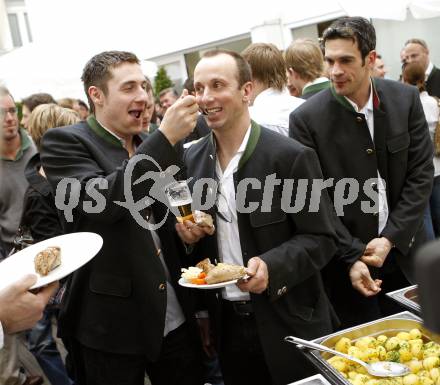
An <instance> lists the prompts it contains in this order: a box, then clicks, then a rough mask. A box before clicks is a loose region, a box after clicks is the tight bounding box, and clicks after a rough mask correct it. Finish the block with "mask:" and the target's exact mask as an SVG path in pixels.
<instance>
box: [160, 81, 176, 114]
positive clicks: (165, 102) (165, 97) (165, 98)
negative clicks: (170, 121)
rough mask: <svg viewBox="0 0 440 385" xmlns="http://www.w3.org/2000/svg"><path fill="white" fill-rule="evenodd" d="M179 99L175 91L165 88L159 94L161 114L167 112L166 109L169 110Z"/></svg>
mask: <svg viewBox="0 0 440 385" xmlns="http://www.w3.org/2000/svg"><path fill="white" fill-rule="evenodd" d="M178 97H179V94H178V93H177V91H176V90H175V89H174V88H172V87H170V88H166V89H164V90H162V91H160V93H159V101H160V106H161V107H162V109H163V113H164V114H165V112H167V109H168V108H170V107H171V106H172V105H173V104H174V103H176V100H177V98H178Z"/></svg>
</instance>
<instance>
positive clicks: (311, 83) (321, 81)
mask: <svg viewBox="0 0 440 385" xmlns="http://www.w3.org/2000/svg"><path fill="white" fill-rule="evenodd" d="M328 81H329V80H328V78H326V77H325V76H321V77H319V78H316V79H315V80H312V81H311V82H308V83H306V84H304V87H303V91H304V90H305V89H306V87H308V86H311V85H314V84H319V83H324V82H328Z"/></svg>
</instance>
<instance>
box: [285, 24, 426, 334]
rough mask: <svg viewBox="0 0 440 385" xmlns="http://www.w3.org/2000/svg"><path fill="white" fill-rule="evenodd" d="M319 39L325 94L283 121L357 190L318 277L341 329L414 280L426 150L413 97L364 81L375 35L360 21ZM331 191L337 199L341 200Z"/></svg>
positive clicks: (381, 310) (399, 88)
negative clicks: (322, 279) (333, 249)
mask: <svg viewBox="0 0 440 385" xmlns="http://www.w3.org/2000/svg"><path fill="white" fill-rule="evenodd" d="M323 42H324V46H325V60H326V61H327V64H328V66H329V72H330V75H331V81H332V87H331V89H328V90H325V91H323V92H321V93H320V94H319V95H316V97H314V98H313V99H311V100H309V101H308V102H307V103H305V104H304V105H302V106H301V107H300V108H298V109H297V110H295V111H294V112H293V113H292V114H291V115H290V135H291V136H292V137H294V138H296V139H298V140H299V141H300V142H302V143H303V144H305V145H306V146H309V147H311V148H314V149H315V150H316V151H317V153H318V156H319V159H320V162H321V167H322V171H323V174H324V177H325V178H334V179H333V180H334V183H337V182H338V181H341V180H342V181H343V180H344V178H352V179H354V180H356V181H357V184H358V186H360V189H359V191H355V192H354V193H355V195H356V197H357V198H356V199H355V200H354V201H353V202H352V203H351V204H349V205H347V206H346V207H345V210H344V213H343V214H344V215H342V216H340V220H339V222H338V226H337V231H338V234H339V236H340V247H339V251H338V254H337V256H336V258H335V259H334V261H333V263H332V264H331V265H329V269H328V270H327V271H326V272H325V274H324V275H325V278H326V280H327V284H328V290H329V294H330V300H331V301H332V304H333V305H334V306H335V307H336V310H337V312H338V315H339V316H340V318H341V321H342V323H343V326H345V327H347V326H351V325H353V324H358V323H361V322H366V321H370V320H373V319H376V318H378V317H381V316H384V315H387V314H389V313H390V312H395V311H397V310H398V309H399V308H394V307H393V306H392V304H391V303H388V302H387V299H386V297H385V296H384V294H383V293H385V292H387V291H391V290H395V289H398V288H401V287H403V286H404V285H409V283H408V281H407V279H406V278H405V276H404V275H403V273H402V271H403V272H404V273H405V275H406V277H407V278H408V279H412V277H413V273H414V271H413V266H412V254H413V251H414V249H415V248H416V245H417V244H420V243H423V241H424V238H425V234H424V231H423V212H424V210H425V207H426V205H427V202H428V199H429V196H430V193H431V188H432V177H433V165H432V144H431V143H430V138H429V133H428V128H427V124H426V120H425V117H424V114H423V109H422V106H421V104H420V100H419V95H418V92H417V90H416V89H415V88H411V87H408V86H406V85H403V84H400V83H397V82H393V81H387V80H385V79H371V77H370V73H371V70H372V69H373V66H374V63H375V59H376V51H375V44H376V35H375V30H374V28H373V26H372V25H371V24H370V23H369V22H368V21H367V20H366V19H363V18H360V17H345V18H341V19H339V20H337V21H335V22H334V23H333V24H332V25H331V26H330V27H329V28H328V29H327V30H326V31H325V32H324V35H323ZM330 191H331V196H332V198H333V200H334V201H335V202H337V201H340V200H341V199H345V198H344V197H343V196H335V194H334V190H332V189H330ZM373 198H374V201H375V207H374V210H366V209H365V206H364V204H363V203H362V202H363V201H364V202H365V201H366V202H371V205H372V204H373V202H372V201H373ZM367 265H369V266H370V269H371V274H372V275H373V278H375V279H376V280H375V281H373V280H372V279H371V277H370V272H369V270H368V268H367ZM348 272H349V274H348ZM350 280H351V282H350ZM381 281H382V291H381V288H380V284H381ZM352 286H353V287H354V288H355V289H356V290H353V288H352ZM378 293H379V295H377V294H378Z"/></svg>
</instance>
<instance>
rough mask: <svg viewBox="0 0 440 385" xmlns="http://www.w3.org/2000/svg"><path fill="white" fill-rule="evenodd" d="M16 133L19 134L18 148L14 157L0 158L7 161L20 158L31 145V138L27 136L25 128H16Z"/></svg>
mask: <svg viewBox="0 0 440 385" xmlns="http://www.w3.org/2000/svg"><path fill="white" fill-rule="evenodd" d="M18 133H19V135H20V148H19V149H18V151H17V155H15V159H8V158H3V157H0V159H1V160H5V161H8V162H15V161H17V160H20V159H21V157H22V156H23V154H24V152H25V151H26V150H27V149H28V148H29V147H31V146H32V140H31V138H30V137H29V135H28V133H27V132H26V130H25V129H23V128H20V129H19V130H18Z"/></svg>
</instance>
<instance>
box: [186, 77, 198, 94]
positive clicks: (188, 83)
mask: <svg viewBox="0 0 440 385" xmlns="http://www.w3.org/2000/svg"><path fill="white" fill-rule="evenodd" d="M183 88H184V89H186V90H188V93H189V94H193V93H194V92H195V89H194V79H193V78H192V77H191V76H190V77H188V78H186V80H185V82H184V83H183Z"/></svg>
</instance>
